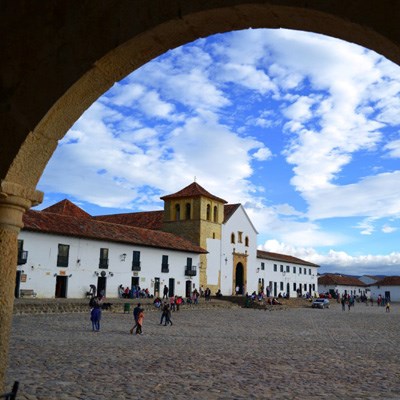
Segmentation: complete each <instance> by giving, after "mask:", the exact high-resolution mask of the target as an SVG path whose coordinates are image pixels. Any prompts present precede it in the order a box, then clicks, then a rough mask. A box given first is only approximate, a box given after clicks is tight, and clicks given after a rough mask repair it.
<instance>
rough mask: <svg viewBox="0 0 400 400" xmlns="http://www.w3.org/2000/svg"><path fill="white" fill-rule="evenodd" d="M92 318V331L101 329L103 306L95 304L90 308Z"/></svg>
mask: <svg viewBox="0 0 400 400" xmlns="http://www.w3.org/2000/svg"><path fill="white" fill-rule="evenodd" d="M90 320H91V321H92V331H93V332H98V331H100V320H101V308H100V304H98V303H96V304H94V306H93V308H92V309H91V310H90Z"/></svg>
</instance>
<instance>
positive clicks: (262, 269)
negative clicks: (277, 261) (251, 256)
mask: <svg viewBox="0 0 400 400" xmlns="http://www.w3.org/2000/svg"><path fill="white" fill-rule="evenodd" d="M264 270H265V263H263V262H262V263H261V271H264Z"/></svg>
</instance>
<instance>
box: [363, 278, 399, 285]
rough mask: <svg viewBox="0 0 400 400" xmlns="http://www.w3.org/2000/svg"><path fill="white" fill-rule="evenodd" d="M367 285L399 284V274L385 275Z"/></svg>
mask: <svg viewBox="0 0 400 400" xmlns="http://www.w3.org/2000/svg"><path fill="white" fill-rule="evenodd" d="M368 286H400V276H385V277H384V278H383V279H381V280H380V281H378V282H375V283H371V284H369V285H368Z"/></svg>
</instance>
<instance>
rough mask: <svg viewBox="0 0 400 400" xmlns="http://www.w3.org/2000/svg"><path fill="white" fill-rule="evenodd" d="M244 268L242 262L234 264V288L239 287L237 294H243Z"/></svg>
mask: <svg viewBox="0 0 400 400" xmlns="http://www.w3.org/2000/svg"><path fill="white" fill-rule="evenodd" d="M243 275H244V269H243V264H242V263H238V264H237V265H236V274H235V288H236V287H239V291H238V294H244V290H245V288H244V276H243Z"/></svg>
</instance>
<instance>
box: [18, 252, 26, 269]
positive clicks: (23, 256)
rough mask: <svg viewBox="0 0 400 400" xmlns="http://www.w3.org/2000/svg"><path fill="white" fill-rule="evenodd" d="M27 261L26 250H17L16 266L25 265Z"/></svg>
mask: <svg viewBox="0 0 400 400" xmlns="http://www.w3.org/2000/svg"><path fill="white" fill-rule="evenodd" d="M27 260H28V252H27V251H26V250H19V251H18V264H17V265H23V264H26V262H27Z"/></svg>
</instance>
